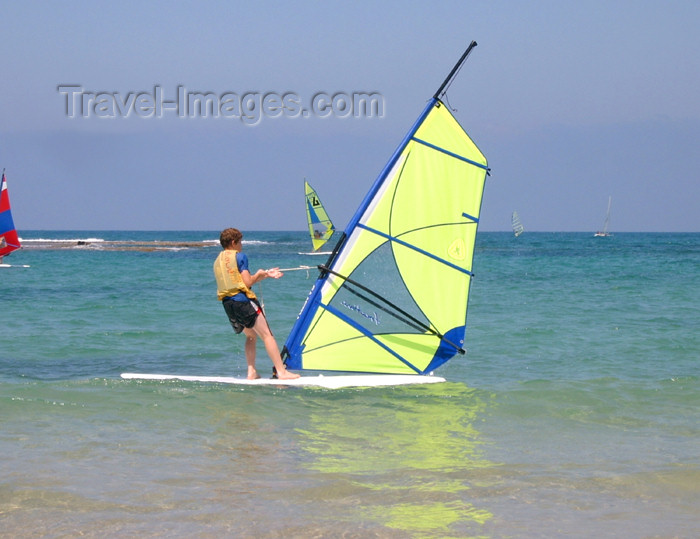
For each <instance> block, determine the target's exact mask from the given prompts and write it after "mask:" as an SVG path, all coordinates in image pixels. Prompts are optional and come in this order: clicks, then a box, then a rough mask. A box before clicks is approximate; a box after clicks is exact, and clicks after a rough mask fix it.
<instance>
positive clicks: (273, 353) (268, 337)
mask: <svg viewBox="0 0 700 539" xmlns="http://www.w3.org/2000/svg"><path fill="white" fill-rule="evenodd" d="M253 329H254V330H255V332H256V333H257V334H258V335H259V336H260V338H261V339H262V340H263V344H264V345H265V351H266V352H267V355H268V356H270V359H271V360H272V364H273V365H274V366H275V370H276V371H277V378H279V379H280V380H292V379H294V378H299V375H298V374H296V373H293V372H289V371H288V370H287V367H285V366H284V363H283V362H282V356H281V355H280V349H279V347H278V346H277V341H276V340H275V337H274V336H273V335H272V332H271V331H270V327H269V326H268V325H267V320H265V316H264V315H259V316H258V318H257V319H256V320H255V325H254V326H253Z"/></svg>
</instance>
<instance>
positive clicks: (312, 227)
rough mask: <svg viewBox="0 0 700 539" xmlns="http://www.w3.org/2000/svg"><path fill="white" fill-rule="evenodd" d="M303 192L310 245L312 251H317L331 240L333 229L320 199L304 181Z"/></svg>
mask: <svg viewBox="0 0 700 539" xmlns="http://www.w3.org/2000/svg"><path fill="white" fill-rule="evenodd" d="M304 192H305V193H306V218H307V221H308V223H309V234H310V235H311V244H312V245H313V249H314V251H318V250H320V249H321V247H323V245H324V244H325V243H326V242H327V241H328V240H329V239H330V238H331V236H332V235H333V232H335V227H334V226H333V223H332V222H331V219H330V217H328V213H326V209H325V208H324V207H323V204H321V199H320V198H318V195H317V194H316V191H315V190H314V188H313V187H311V185H309V182H307V181H306V180H304Z"/></svg>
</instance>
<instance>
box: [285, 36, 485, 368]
mask: <svg viewBox="0 0 700 539" xmlns="http://www.w3.org/2000/svg"><path fill="white" fill-rule="evenodd" d="M475 45H476V43H472V45H470V47H469V49H467V51H466V52H465V53H464V55H463V56H462V58H461V59H460V62H458V64H457V65H456V66H455V68H454V69H453V70H452V73H450V75H449V77H448V79H446V80H445V82H444V83H443V85H442V86H441V87H440V90H438V92H437V93H436V94H435V96H434V97H433V98H432V99H431V100H430V102H429V103H428V104H427V106H426V108H425V110H424V111H423V113H422V114H421V115H420V117H419V118H418V120H417V122H416V123H415V124H414V126H413V127H412V129H411V130H410V131H409V133H408V134H407V136H406V137H405V138H404V140H403V141H402V143H401V144H400V146H399V148H398V149H397V150H396V152H395V153H394V155H393V156H392V157H391V159H390V160H389V163H388V164H387V165H386V167H385V168H384V170H383V171H382V172H381V174H380V175H379V177H378V178H377V180H376V182H375V184H374V185H373V187H372V188H371V190H370V191H369V193H368V194H367V196H366V197H365V200H364V201H363V202H362V204H361V205H360V207H359V209H358V210H357V212H356V213H355V215H354V216H353V218H352V219H351V221H350V223H349V224H348V226H347V228H346V229H345V232H344V234H343V236H342V238H341V240H340V242H339V243H338V245H337V246H336V248H335V250H334V252H333V254H332V255H331V257H330V259H329V261H328V262H327V264H326V265H324V266H319V268H320V269H321V274H320V277H319V278H318V280H317V281H316V283H315V285H314V287H313V288H312V290H311V292H310V294H309V296H308V298H307V300H306V303H305V304H304V306H303V308H302V311H301V312H300V314H299V317H298V318H297V320H296V323H295V325H294V327H293V328H292V331H291V333H290V335H289V337H288V339H287V342H286V344H285V350H284V355H285V361H286V364H287V367H288V368H290V369H312V370H326V371H346V372H372V373H396V374H424V373H427V372H430V371H432V370H433V369H435V368H437V367H438V366H440V365H441V364H443V363H444V362H446V361H448V360H449V359H450V358H452V357H453V356H454V355H455V354H457V353H464V337H465V330H466V317H467V305H468V299H469V289H470V284H471V279H472V261H473V255H474V242H475V238H476V232H477V225H478V223H479V215H480V212H481V201H482V195H483V191H484V183H485V178H486V175H487V172H488V165H487V161H486V158H485V157H484V155H483V154H482V153H481V151H480V150H479V149H478V148H477V146H476V144H474V142H473V141H472V140H471V138H469V135H467V133H466V132H465V131H464V129H462V127H461V126H460V125H459V123H458V122H457V121H456V120H455V118H454V116H453V115H452V114H451V113H450V111H449V110H448V108H447V107H446V106H445V105H444V104H443V102H442V101H441V100H440V97H441V95H442V90H443V88H444V87H445V86H446V84H447V83H448V81H450V80H451V78H452V77H453V75H454V73H455V72H456V70H457V68H458V67H459V66H460V65H461V63H462V62H463V61H464V59H465V58H466V56H467V55H468V53H469V51H470V50H471V49H472V48H473V47H474V46H475Z"/></svg>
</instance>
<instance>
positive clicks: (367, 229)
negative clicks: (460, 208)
mask: <svg viewBox="0 0 700 539" xmlns="http://www.w3.org/2000/svg"><path fill="white" fill-rule="evenodd" d="M357 226H358V228H362V229H363V230H366V231H367V232H371V233H373V234H377V235H378V236H381V237H382V238H385V239H387V240H389V241H393V242H395V243H398V244H399V245H403V246H404V247H407V248H408V249H412V250H413V251H415V252H417V253H420V254H422V255H424V256H427V257H429V258H432V259H433V260H435V261H436V262H440V263H441V264H445V265H446V266H449V267H450V268H452V269H455V270H457V271H460V272H462V273H466V274H467V275H470V276H473V274H472V272H471V271H469V270H468V269H465V268H460V267H459V266H457V265H456V264H453V263H452V262H448V261H447V260H445V259H444V258H440V257H439V256H437V255H434V254H433V253H429V252H428V251H425V250H423V249H420V248H419V247H416V246H415V245H411V244H410V243H407V242H405V241H403V240H400V239H399V238H397V237H396V236H390V235H389V234H386V233H384V232H382V231H381V230H376V229H374V228H371V227H368V226H367V225H364V224H362V223H358V224H357Z"/></svg>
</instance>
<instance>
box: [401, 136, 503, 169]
mask: <svg viewBox="0 0 700 539" xmlns="http://www.w3.org/2000/svg"><path fill="white" fill-rule="evenodd" d="M412 140H414V141H416V142H418V143H419V144H422V145H423V146H427V147H428V148H432V149H433V150H436V151H438V152H442V153H444V154H445V155H449V156H450V157H454V158H455V159H459V160H460V161H464V162H465V163H469V164H470V165H474V166H475V167H479V168H482V169H484V170H489V167H488V166H487V165H483V164H481V163H477V162H476V161H473V160H471V159H469V158H467V157H464V156H462V155H459V154H456V153H454V152H451V151H449V150H446V149H445V148H440V146H436V145H435V144H432V143H430V142H428V141H426V140H423V139H419V138H418V137H413V138H412Z"/></svg>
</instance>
